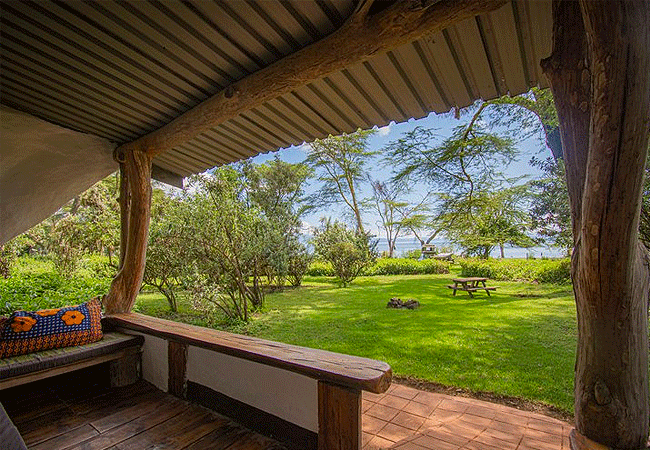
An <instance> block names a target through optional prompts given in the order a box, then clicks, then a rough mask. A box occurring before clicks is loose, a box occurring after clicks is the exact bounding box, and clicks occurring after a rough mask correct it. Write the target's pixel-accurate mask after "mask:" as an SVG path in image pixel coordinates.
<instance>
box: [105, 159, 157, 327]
mask: <svg viewBox="0 0 650 450" xmlns="http://www.w3.org/2000/svg"><path fill="white" fill-rule="evenodd" d="M117 159H118V160H120V161H124V162H123V163H121V164H120V170H122V171H123V176H122V177H121V180H122V182H124V181H126V184H127V186H128V189H126V191H128V192H125V189H123V188H121V189H120V206H121V207H120V209H121V214H122V221H121V223H122V227H126V228H127V230H128V231H127V232H126V233H125V232H124V230H122V234H121V236H122V240H126V242H122V243H121V245H120V249H124V253H123V255H120V261H121V267H120V269H119V271H118V272H117V275H116V276H115V278H114V279H113V282H112V284H111V289H110V291H109V293H108V295H107V296H106V297H105V298H104V310H105V312H106V314H113V313H120V312H129V311H130V310H131V308H132V307H133V304H134V303H135V298H136V296H137V295H138V292H139V291H140V285H141V284H142V277H143V275H144V265H145V256H146V252H147V238H148V236H149V220H150V215H149V212H150V209H151V160H152V158H151V156H149V155H148V154H147V153H146V152H144V151H139V150H134V151H123V152H122V154H121V155H118V158H117Z"/></svg>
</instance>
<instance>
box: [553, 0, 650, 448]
mask: <svg viewBox="0 0 650 450" xmlns="http://www.w3.org/2000/svg"><path fill="white" fill-rule="evenodd" d="M553 13H554V22H555V23H554V48H553V54H552V55H551V57H549V58H548V59H547V60H545V61H543V63H542V65H543V67H544V71H545V73H546V74H547V76H548V77H549V80H550V82H551V89H552V90H553V96H554V98H555V102H556V105H557V108H558V115H559V118H560V128H561V136H562V144H563V150H564V157H565V162H566V167H567V185H568V189H569V198H570V202H571V213H572V219H573V231H574V240H575V242H574V244H575V248H574V252H573V261H572V278H573V283H574V292H575V297H576V306H577V314H578V349H577V361H576V372H575V417H576V419H575V420H576V428H577V430H578V432H579V433H581V434H582V435H584V436H586V437H587V438H589V439H592V440H593V441H595V442H598V443H600V444H604V445H608V446H610V447H613V448H617V449H641V448H645V445H646V442H647V439H648V420H649V410H650V405H649V395H648V289H649V285H650V272H649V269H648V257H647V252H646V250H645V248H644V247H643V245H641V243H640V241H639V239H638V225H639V213H640V208H641V201H640V200H641V186H642V180H643V173H644V165H645V159H646V153H647V144H648V129H649V127H650V76H649V74H650V52H649V51H648V49H649V48H650V8H649V6H648V4H647V3H646V2H644V1H642V0H639V1H611V2H592V1H581V2H580V3H577V2H572V1H563V0H556V1H555V2H554V8H553ZM575 442H578V441H577V440H576V441H575Z"/></svg>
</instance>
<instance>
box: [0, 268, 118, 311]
mask: <svg viewBox="0 0 650 450" xmlns="http://www.w3.org/2000/svg"><path fill="white" fill-rule="evenodd" d="M110 282H111V280H110V278H96V277H73V278H65V277H62V276H61V275H59V274H58V273H56V272H55V271H50V272H40V273H30V272H23V273H20V274H14V275H13V276H12V277H10V278H7V279H0V315H6V314H11V312H13V311H15V310H18V309H22V310H30V311H31V310H38V309H46V308H58V307H61V306H67V305H77V304H79V303H83V302H85V301H88V300H90V299H92V298H93V297H96V296H98V295H103V294H105V293H107V292H108V288H109V286H110Z"/></svg>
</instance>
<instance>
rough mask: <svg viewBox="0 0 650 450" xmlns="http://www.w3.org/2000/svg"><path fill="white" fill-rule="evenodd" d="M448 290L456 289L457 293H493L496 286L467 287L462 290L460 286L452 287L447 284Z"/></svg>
mask: <svg viewBox="0 0 650 450" xmlns="http://www.w3.org/2000/svg"><path fill="white" fill-rule="evenodd" d="M447 287H448V288H449V289H456V290H457V291H467V292H469V291H472V292H474V291H495V290H496V289H497V287H498V286H480V287H468V288H464V287H462V286H454V285H453V284H448V285H447Z"/></svg>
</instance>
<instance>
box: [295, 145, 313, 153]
mask: <svg viewBox="0 0 650 450" xmlns="http://www.w3.org/2000/svg"><path fill="white" fill-rule="evenodd" d="M295 148H296V150H299V151H301V152H303V153H309V148H310V147H309V144H308V143H306V142H303V143H302V144H300V145H298V146H296V147H295Z"/></svg>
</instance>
